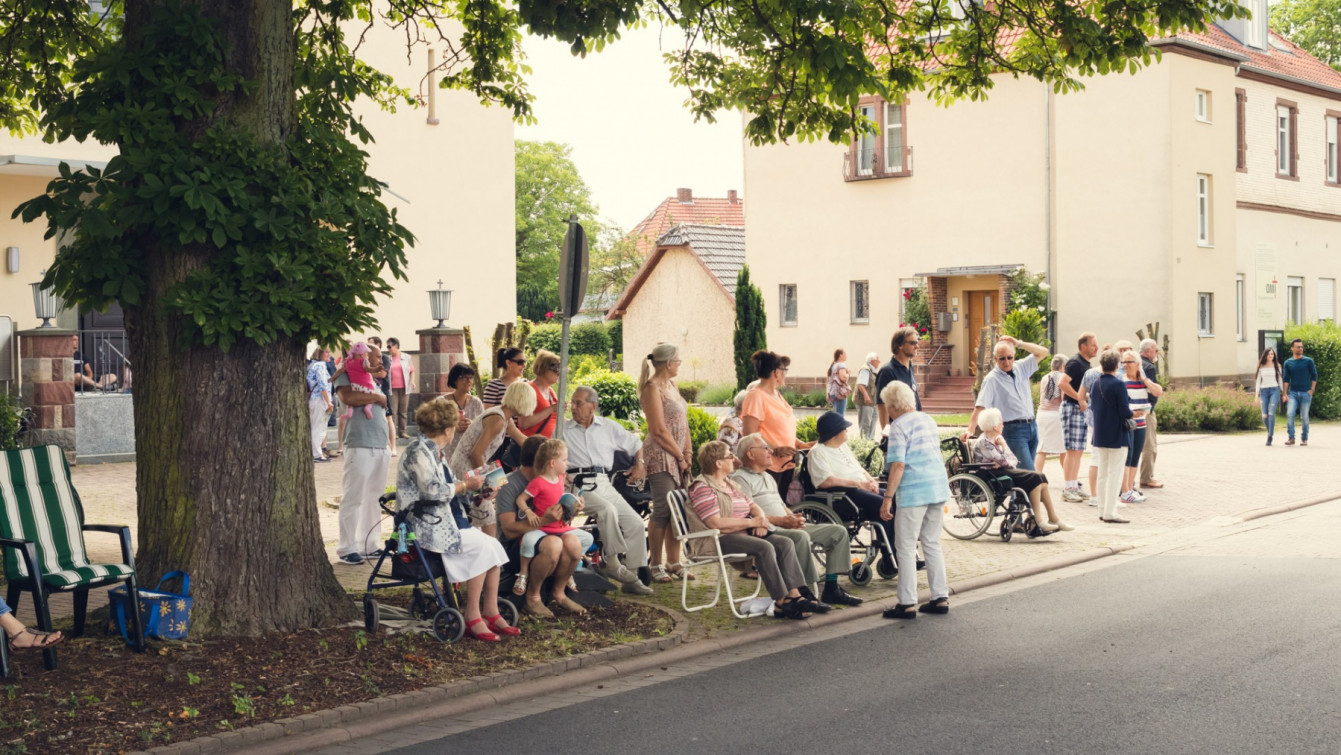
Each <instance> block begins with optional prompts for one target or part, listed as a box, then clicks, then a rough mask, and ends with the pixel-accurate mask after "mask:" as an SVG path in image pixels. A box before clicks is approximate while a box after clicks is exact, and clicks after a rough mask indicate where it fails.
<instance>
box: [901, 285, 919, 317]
mask: <svg viewBox="0 0 1341 755" xmlns="http://www.w3.org/2000/svg"><path fill="white" fill-rule="evenodd" d="M916 289H917V279H916V278H903V279H901V280H900V281H899V322H901V323H904V322H908V295H909V294H908V292H909V291H914V290H916Z"/></svg>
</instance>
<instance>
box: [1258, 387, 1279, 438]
mask: <svg viewBox="0 0 1341 755" xmlns="http://www.w3.org/2000/svg"><path fill="white" fill-rule="evenodd" d="M1258 398H1259V399H1260V400H1261V402H1262V424H1264V425H1266V431H1267V443H1270V442H1271V439H1272V438H1273V437H1275V435H1276V407H1277V406H1279V405H1280V388H1279V387H1276V388H1263V389H1262V391H1261V395H1259V396H1258Z"/></svg>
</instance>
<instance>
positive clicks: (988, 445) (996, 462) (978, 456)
mask: <svg viewBox="0 0 1341 755" xmlns="http://www.w3.org/2000/svg"><path fill="white" fill-rule="evenodd" d="M978 427H980V428H981V429H982V435H980V436H978V438H977V439H976V440H974V441H973V444H972V453H971V457H972V463H974V464H982V465H987V466H990V467H991V468H992V469H993V470H995V471H996V472H998V473H1000V474H1002V475H1004V476H1006V477H1009V478H1010V483H1011V485H1012V486H1013V487H1016V488H1019V489H1020V490H1023V491H1024V492H1025V494H1026V495H1028V496H1029V505H1030V507H1031V508H1032V509H1033V512H1034V521H1035V522H1037V523H1038V530H1039V532H1038V533H1030V534H1031V536H1032V535H1033V534H1051V533H1053V532H1057V531H1058V530H1070V529H1074V528H1073V527H1072V526H1071V525H1069V524H1067V523H1066V522H1063V521H1062V520H1061V519H1060V518H1059V517H1058V516H1057V510H1056V509H1055V508H1053V506H1052V493H1051V492H1050V491H1049V490H1048V478H1047V477H1045V476H1044V475H1043V474H1042V473H1041V472H1034V471H1031V470H1028V469H1020V468H1019V461H1018V460H1017V459H1016V458H1015V454H1013V453H1011V450H1010V446H1008V445H1007V444H1006V439H1005V438H1004V437H1002V435H1001V430H1002V428H1003V427H1004V423H1003V422H1002V420H1001V412H1000V411H999V410H997V409H990V408H989V409H983V410H982V412H981V413H979V414H978ZM1045 509H1046V512H1045ZM1045 513H1046V515H1047V516H1046V518H1045V517H1044V514H1045Z"/></svg>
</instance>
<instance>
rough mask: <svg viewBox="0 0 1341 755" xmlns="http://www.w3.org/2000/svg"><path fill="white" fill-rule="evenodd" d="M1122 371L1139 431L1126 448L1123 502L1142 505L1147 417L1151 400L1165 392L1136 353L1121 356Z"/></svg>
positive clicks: (1128, 352) (1133, 434) (1131, 352)
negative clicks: (1139, 482) (1139, 476)
mask: <svg viewBox="0 0 1341 755" xmlns="http://www.w3.org/2000/svg"><path fill="white" fill-rule="evenodd" d="M1122 369H1123V370H1124V371H1125V375H1124V376H1123V378H1122V379H1123V383H1125V384H1126V386H1127V398H1128V399H1130V400H1131V410H1132V414H1133V415H1134V416H1135V418H1136V429H1135V430H1133V431H1132V433H1131V444H1130V445H1128V446H1127V466H1126V469H1124V470H1123V472H1122V496H1121V497H1120V500H1121V501H1122V502H1123V503H1140V502H1141V501H1144V500H1145V495H1144V494H1142V493H1139V492H1137V490H1136V471H1137V470H1138V469H1140V467H1141V450H1142V449H1144V448H1145V415H1146V414H1148V413H1149V412H1150V397H1151V396H1154V397H1155V398H1159V397H1160V396H1162V395H1164V389H1163V388H1161V387H1160V385H1159V383H1156V382H1154V381H1152V380H1150V378H1147V377H1146V376H1145V372H1144V371H1142V370H1141V357H1140V356H1138V355H1137V354H1136V352H1135V351H1124V352H1123V353H1122Z"/></svg>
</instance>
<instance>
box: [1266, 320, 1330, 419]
mask: <svg viewBox="0 0 1341 755" xmlns="http://www.w3.org/2000/svg"><path fill="white" fill-rule="evenodd" d="M1296 338H1302V339H1304V356H1308V357H1312V358H1313V361H1314V362H1316V363H1317V365H1318V388H1317V390H1315V391H1314V392H1313V404H1312V405H1311V406H1310V407H1309V416H1310V417H1316V418H1318V419H1336V418H1337V417H1341V325H1337V324H1336V323H1334V322H1315V323H1308V324H1307V325H1291V326H1289V327H1288V328H1286V329H1285V343H1286V347H1285V358H1286V359H1289V358H1290V349H1289V343H1290V341H1293V340H1294V339H1296ZM1284 400H1285V397H1284V396H1282V397H1281V401H1282V403H1284Z"/></svg>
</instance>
